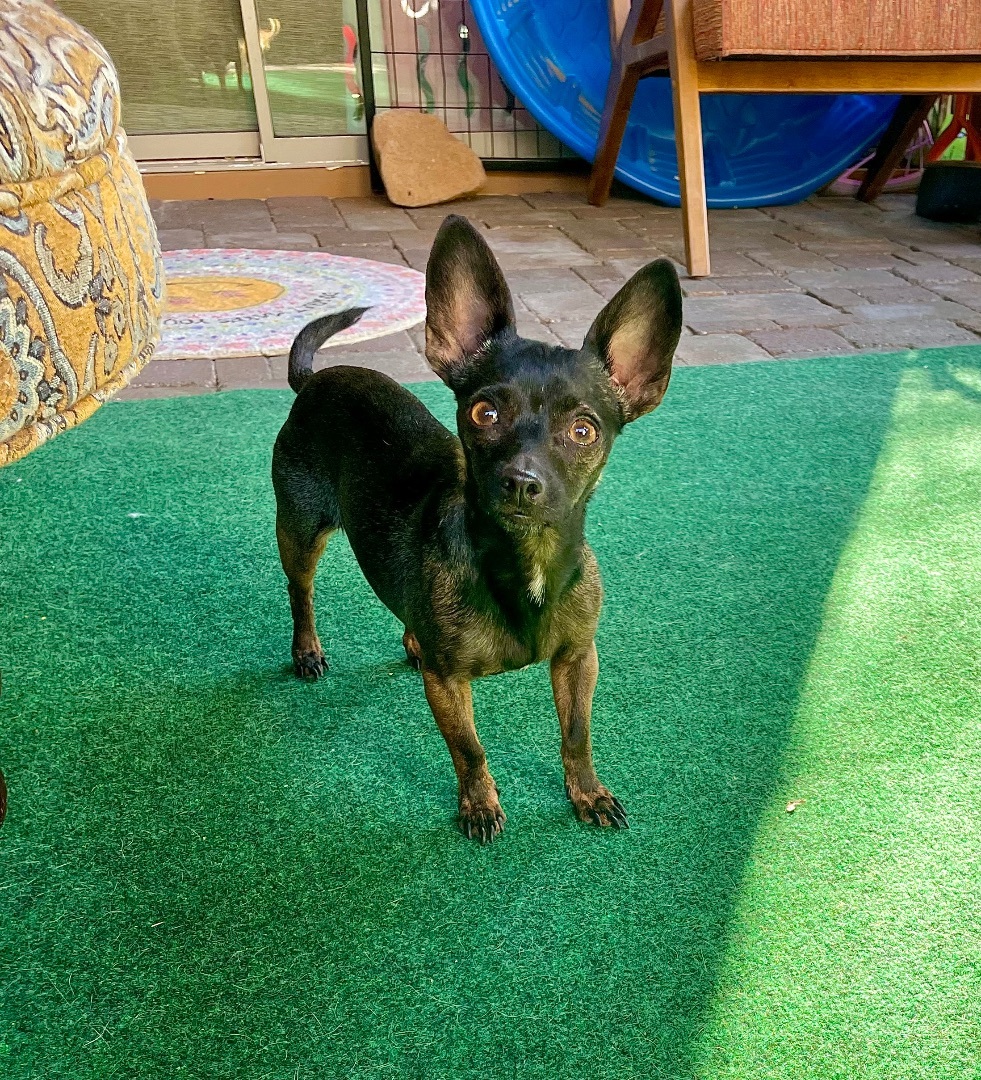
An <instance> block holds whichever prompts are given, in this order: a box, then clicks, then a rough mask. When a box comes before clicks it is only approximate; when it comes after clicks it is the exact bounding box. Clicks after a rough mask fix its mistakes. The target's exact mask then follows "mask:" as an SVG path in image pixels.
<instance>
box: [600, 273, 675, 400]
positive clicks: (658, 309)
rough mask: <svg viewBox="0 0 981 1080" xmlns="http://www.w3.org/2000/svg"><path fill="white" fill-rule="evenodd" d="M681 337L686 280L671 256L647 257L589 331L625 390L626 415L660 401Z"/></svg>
mask: <svg viewBox="0 0 981 1080" xmlns="http://www.w3.org/2000/svg"><path fill="white" fill-rule="evenodd" d="M680 337H681V285H680V283H679V281H678V273H677V271H676V270H675V268H674V266H673V264H672V263H670V262H669V261H668V260H667V259H658V260H657V262H652V263H648V264H647V266H645V267H644V268H643V269H642V270H638V271H637V273H636V274H634V276H633V277H632V278H631V279H630V280H629V281H628V282H627V284H626V285H624V287H623V288H622V289H621V290H620V291H619V292H618V293H617V294H616V296H614V297H613V299H612V300H611V301H610V302H609V303H608V304H607V305H606V307H605V308H603V310H602V311H601V312H600V313H599V315H597V316H596V321H595V322H594V323H593V325H592V326H591V327H590V330H589V333H588V334H587V335H586V346H587V347H590V348H593V349H595V350H596V351H597V352H598V353H599V354H600V357H601V358H602V360H603V363H604V364H606V370H607V371H608V372H609V374H610V378H611V379H612V380H613V382H614V385H615V386H616V387H617V389H618V391H619V392H620V396H621V401H622V402H623V407H624V413H625V415H626V418H627V420H636V419H637V417H638V416H643V415H644V413H648V412H650V411H651V409H653V408H655V407H656V406H658V405H660V403H661V398H663V397H664V392H665V391H666V390H667V388H668V380H669V379H670V378H671V360H672V358H673V356H674V350H675V349H676V348H677V347H678V339H679V338H680Z"/></svg>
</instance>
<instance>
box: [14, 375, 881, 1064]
mask: <svg viewBox="0 0 981 1080" xmlns="http://www.w3.org/2000/svg"><path fill="white" fill-rule="evenodd" d="M901 371H902V362H901V360H900V359H898V358H891V359H888V358H874V359H868V358H867V359H864V360H863V359H861V358H859V359H850V358H849V359H843V360H839V361H828V362H818V363H810V364H794V365H791V364H764V365H746V366H740V367H729V368H717V369H711V370H708V369H706V370H700V371H694V372H691V371H682V372H680V373H679V376H678V378H677V379H676V382H675V384H674V386H673V387H672V392H671V394H670V395H669V396H668V400H667V402H666V404H665V406H664V407H663V408H662V410H660V411H659V413H658V414H656V415H655V417H653V418H650V419H649V420H645V421H642V422H641V423H640V424H638V425H636V426H635V430H631V431H629V432H628V433H627V434H626V435H625V436H624V437H623V440H622V443H621V445H619V446H618V447H617V449H616V450H615V452H614V460H613V463H612V464H611V466H610V468H609V470H608V473H607V476H606V478H605V479H604V483H603V486H602V489H601V492H600V494H599V495H598V496H597V498H596V500H595V504H594V507H593V510H592V515H591V524H590V537H591V541H592V542H593V545H594V547H595V549H596V551H597V554H598V557H599V559H600V564H601V566H602V568H603V571H604V578H605V582H606V588H607V596H608V598H607V605H606V608H605V610H604V616H603V622H602V627H601V634H600V641H599V647H600V657H601V676H600V687H599V691H598V694H597V700H596V709H595V712H596V718H595V744H596V756H597V762H598V766H599V770H600V774H601V776H602V777H603V778H604V779H605V780H606V781H607V783H609V784H610V786H611V787H612V788H613V789H614V790H615V791H616V792H617V793H618V794H619V795H620V796H621V798H622V799H623V800H624V802H625V803H626V804H627V808H628V810H629V812H630V814H631V822H632V828H631V830H630V831H629V832H627V833H608V832H601V831H593V830H590V829H587V828H584V827H582V826H580V825H579V824H578V823H576V822H575V821H574V820H573V818H572V816H571V813H570V812H569V810H568V808H567V806H566V804H565V800H564V797H563V794H562V775H561V766H560V762H559V757H558V735H557V724H556V722H555V719H554V711H553V706H552V703H551V696H550V691H549V686H548V677H547V671H546V670H545V669H544V668H539V669H537V670H529V671H525V672H520V673H516V674H514V675H509V676H503V677H498V678H495V679H489V680H485V681H484V682H482V683H480V684H478V685H477V686H476V687H475V702H476V708H477V713H478V726H479V728H480V730H481V733H482V735H483V737H484V741H485V744H486V745H487V749H488V754H489V758H490V764H491V767H492V770H493V771H494V773H495V776H496V778H497V780H498V783H499V785H500V788H501V793H502V800H503V802H504V806H505V810H506V811H507V812H508V815H509V822H508V827H507V831H506V833H505V835H504V837H503V838H502V840H501V841H500V842H499V843H498V844H495V845H494V846H493V847H492V848H489V849H480V848H478V847H476V846H474V845H471V844H469V843H467V842H466V841H464V840H463V839H462V838H461V837H460V836H459V835H458V834H457V833H456V832H455V831H454V829H453V827H452V818H453V811H454V800H455V784H454V780H453V774H452V769H451V767H450V763H449V759H448V755H447V754H446V751H445V748H444V747H443V745H442V741H441V739H440V737H439V735H438V733H437V731H436V729H435V725H434V724H433V722H432V720H431V717H430V716H429V714H428V710H427V708H426V705H425V700H424V697H423V694H422V690H421V686H420V684H419V680H418V678H417V677H416V676H414V675H413V674H412V673H411V672H409V671H408V670H407V669H406V668H405V666H404V665H403V664H402V663H399V662H397V661H399V660H400V658H401V646H400V641H399V628H398V627H397V626H396V624H395V623H394V620H392V619H391V618H390V617H389V616H388V615H387V614H385V613H382V612H381V611H380V609H379V607H378V605H377V601H375V600H374V598H373V597H372V596H371V595H370V592H369V591H368V589H367V586H366V585H365V584H364V583H363V581H362V580H361V579H360V577H359V575H358V572H357V570H356V567H355V566H354V563H353V560H352V558H351V556H350V552H349V551H348V550H347V549H346V548H345V547H344V545H343V544H337V545H335V547H334V548H333V549H332V550H331V552H330V553H329V554H328V557H327V558H326V560H325V565H324V567H323V569H322V572H321V575H320V579H319V584H318V589H319V596H320V605H319V607H320V620H321V633H322V637H323V638H324V641H325V646H326V648H327V651H328V654H329V655H330V658H331V663H332V670H331V672H330V673H329V674H328V676H326V677H325V678H324V679H322V680H321V681H320V682H319V683H317V684H316V685H304V684H301V683H297V682H296V681H294V680H292V679H287V678H284V676H283V667H282V665H283V662H284V660H285V659H286V657H287V655H288V647H289V632H288V612H287V609H286V602H285V590H284V588H283V586H282V582H281V580H280V571H279V568H278V565H277V564H276V561H275V550H274V542H273V534H272V527H271V501H270V498H269V494H268V488H267V480H266V475H265V472H264V467H265V466H264V462H265V457H264V454H263V452H259V451H257V450H256V449H255V446H256V445H260V446H264V447H268V446H269V445H271V441H272V438H273V436H274V433H275V430H276V427H277V425H278V422H279V421H280V420H281V418H282V414H283V411H284V409H283V403H282V402H280V401H278V400H273V399H271V398H264V397H263V396H262V395H255V396H254V397H250V396H248V395H237V396H235V395H233V396H230V397H227V398H216V399H214V400H213V401H207V402H205V403H203V404H202V402H200V401H197V402H195V403H194V404H193V405H191V406H190V409H191V412H190V414H189V415H190V419H189V418H188V413H187V412H185V411H184V410H182V409H179V408H178V407H177V406H173V405H170V404H168V408H167V409H164V410H158V411H156V412H155V413H151V411H150V410H148V409H145V408H144V409H141V410H139V411H131V410H129V408H128V407H127V408H119V409H114V410H110V411H107V413H106V415H105V416H104V418H103V419H102V420H101V421H99V418H98V417H97V418H96V420H95V421H93V422H91V423H90V424H88V425H86V426H85V427H83V428H82V429H80V430H79V431H78V432H77V433H75V434H74V436H73V437H72V438H67V437H66V438H64V439H62V440H59V441H58V442H57V443H55V444H53V446H52V447H51V448H50V449H51V453H47V454H46V455H44V456H42V455H36V456H35V458H33V459H28V460H27V461H26V462H24V463H22V466H21V467H20V475H21V477H22V479H25V480H26V481H27V483H26V484H25V485H23V486H24V487H25V490H24V491H23V492H21V491H19V490H17V489H14V488H10V487H8V488H7V490H6V491H0V496H2V497H3V499H4V507H5V509H6V510H7V511H8V512H9V513H8V520H9V522H10V528H11V530H12V533H13V534H15V535H16V536H18V537H20V540H19V541H18V542H17V543H15V544H14V545H13V546H12V550H13V554H12V556H10V557H8V558H7V559H6V563H7V565H6V566H5V568H4V570H5V572H4V575H3V579H4V581H5V582H7V583H11V582H16V581H24V580H26V579H30V578H31V575H32V574H34V573H35V572H36V568H37V566H39V565H55V564H57V565H59V566H60V568H61V574H62V577H63V581H64V590H65V595H66V596H68V595H71V596H73V597H75V598H76V599H75V602H74V603H69V602H68V601H65V602H64V603H63V604H61V605H57V604H56V605H54V610H53V613H52V615H51V617H50V618H49V619H48V620H46V622H45V623H41V622H39V621H37V620H35V619H33V618H23V617H22V616H23V613H24V612H23V609H24V604H23V596H22V595H20V594H18V593H17V590H16V588H15V587H14V586H13V585H9V584H8V585H7V586H6V588H5V590H4V591H5V593H6V596H5V597H4V608H3V610H4V612H5V619H6V620H7V626H6V627H5V632H4V635H3V637H4V641H5V645H4V653H5V655H4V657H3V660H4V671H5V683H6V684H7V685H6V686H5V698H6V699H7V700H5V702H4V707H5V709H6V712H5V715H4V720H3V725H2V731H3V734H2V735H0V745H2V752H3V757H4V766H5V770H6V771H7V773H8V780H9V782H10V785H11V812H10V817H9V819H8V824H7V826H5V829H4V830H3V833H2V834H0V858H2V860H3V864H4V870H3V881H2V884H3V885H4V886H5V890H4V891H3V892H0V905H2V906H3V917H2V919H0V957H2V959H0V982H2V984H3V986H4V994H3V1005H2V1006H0V1008H2V1010H3V1011H2V1012H0V1045H3V1046H6V1047H7V1048H8V1050H7V1051H6V1059H5V1063H4V1072H5V1075H7V1076H10V1077H12V1078H14V1077H22V1076H23V1077H27V1076H34V1075H41V1074H43V1075H44V1076H46V1077H51V1078H53V1077H61V1076H65V1077H69V1076H70V1077H72V1078H73V1080H83V1078H89V1077H100V1078H103V1077H109V1076H131V1075H132V1076H141V1077H156V1076H161V1077H163V1076H171V1075H188V1076H208V1077H209V1078H217V1077H229V1078H231V1077H235V1078H236V1080H238V1078H243V1077H253V1076H254V1077H260V1076H261V1077H275V1078H280V1077H281V1078H283V1080H287V1078H290V1080H292V1078H294V1077H304V1076H311V1077H312V1076H316V1077H328V1076H329V1077H334V1076H337V1077H355V1078H360V1077H368V1076H372V1077H376V1076H392V1077H419V1078H444V1077H445V1078H447V1080H449V1078H452V1080H460V1078H471V1077H472V1078H474V1080H476V1078H477V1077H480V1078H485V1077H522V1078H525V1077H536V1078H537V1077H541V1078H543V1080H544V1078H546V1077H547V1078H549V1080H562V1078H565V1077H570V1078H571V1077H580V1076H582V1075H588V1076H590V1077H591V1078H593V1080H597V1078H607V1077H608V1078H610V1080H614V1078H616V1080H624V1078H626V1077H635V1076H636V1077H672V1078H674V1077H679V1078H680V1077H686V1076H691V1075H692V1069H693V1064H692V1058H691V1055H692V1051H693V1042H694V1040H695V1039H696V1038H697V1036H698V1032H699V1030H700V1025H701V1023H702V1018H703V1014H704V1008H705V1006H706V1003H707V1001H708V1000H709V999H710V998H711V995H712V992H713V988H714V984H715V977H716V972H717V969H718V965H719V963H720V961H721V958H722V955H723V953H724V951H725V948H726V942H727V926H728V921H729V919H730V916H731V913H732V911H733V907H734V904H735V902H736V899H737V896H738V891H739V888H740V882H741V877H742V873H743V867H744V863H745V860H746V858H747V855H748V852H749V850H750V847H751V845H752V842H753V838H754V835H755V829H756V822H757V820H758V816H759V814H760V811H761V808H762V806H763V805H764V804H765V801H766V800H767V798H768V797H769V796H770V794H771V792H772V788H773V784H774V782H775V779H776V777H777V776H778V774H779V770H780V764H781V756H782V753H783V750H784V747H785V744H786V740H787V736H788V731H789V726H790V724H791V721H792V718H793V714H794V709H795V705H796V701H797V694H798V688H799V686H800V683H801V679H802V677H803V675H804V672H805V670H806V666H807V662H808V658H809V656H810V653H811V649H812V647H813V644H814V641H815V638H816V635H817V632H818V629H819V627H820V622H821V614H822V606H823V603H824V598H825V595H826V592H827V588H828V585H829V583H830V581H831V577H832V574H833V572H834V568H835V564H836V561H837V557H838V554H839V552H840V551H841V549H842V546H843V545H844V543H845V542H846V540H847V538H848V535H849V531H850V528H851V525H852V522H853V519H854V517H855V515H856V513H857V511H858V510H859V509H860V507H861V505H862V501H863V499H864V496H865V492H866V489H867V485H868V481H869V478H870V476H871V474H872V470H873V468H874V466H875V462H876V457H877V454H878V451H879V447H880V444H881V441H882V437H883V434H884V432H885V431H886V429H887V427H888V423H889V410H890V404H891V401H892V397H893V393H894V390H895V387H896V384H897V381H898V378H899V376H900V374H901ZM440 393H441V392H440V390H439V389H438V388H434V387H432V386H427V387H424V388H422V389H421V390H420V394H421V396H425V398H426V400H427V401H431V402H435V403H436V405H437V407H438V408H439V409H440V410H441V411H442V412H443V414H444V415H445V414H446V401H445V398H443V397H441V396H440ZM150 415H154V416H158V417H162V418H163V420H162V421H161V422H160V424H159V426H158V427H157V428H156V429H155V430H154V432H153V434H152V436H151V435H148V434H147V431H146V427H145V421H146V418H147V417H148V416H150ZM97 421H98V422H97ZM164 421H165V422H164ZM192 421H193V423H192ZM192 429H193V430H192ZM243 429H245V435H243ZM149 440H152V441H153V447H154V455H153V466H152V475H144V474H145V473H146V471H147V470H146V468H144V466H143V464H142V463H143V461H144V457H145V452H146V447H147V443H148V441H149ZM195 440H198V441H199V442H200V443H201V445H202V446H206V447H207V448H208V456H207V468H204V466H201V467H200V468H198V467H195V466H193V465H191V466H189V464H188V462H189V460H191V461H192V462H193V461H194V460H195V459H194V457H193V455H191V456H190V457H189V452H188V444H189V442H190V443H194V441H195ZM263 440H264V441H263ZM107 445H109V446H112V448H113V453H114V455H115V456H116V459H117V461H118V463H119V470H118V475H119V478H118V479H117V480H114V481H111V482H110V485H109V488H108V489H106V488H104V489H103V490H101V491H100V492H99V493H98V497H93V498H91V499H82V500H79V501H78V502H77V503H73V504H72V505H71V506H70V507H69V508H68V509H70V510H71V512H70V513H66V507H65V506H64V505H63V504H61V505H59V504H58V501H57V500H53V503H52V505H54V506H55V507H56V509H51V508H50V507H49V506H47V505H46V503H45V499H44V494H45V490H46V485H55V484H57V483H59V482H60V481H59V480H58V479H57V478H56V477H57V476H63V475H66V474H68V472H69V471H70V469H71V466H72V463H73V461H74V460H76V458H80V457H84V456H86V455H91V454H93V453H98V452H101V451H102V449H103V448H104V447H105V446H107ZM141 469H142V470H143V472H141ZM134 474H135V475H138V476H144V478H143V480H142V481H140V484H139V485H138V486H139V487H140V491H141V493H142V496H143V497H144V501H145V502H146V504H147V506H148V508H149V509H148V510H147V519H149V520H148V523H145V524H137V525H134V524H133V522H132V521H129V520H128V519H123V518H122V517H121V518H120V520H119V521H116V520H115V518H112V516H111V514H109V513H108V511H107V507H111V506H113V505H114V504H115V503H116V502H117V501H118V502H119V503H124V502H125V501H126V495H125V489H126V485H131V484H132V483H133V481H132V477H133V476H134ZM0 480H2V478H0ZM113 484H115V485H116V489H113V486H112V485H113ZM175 486H176V487H177V488H178V489H179V491H180V494H181V498H180V499H179V500H177V503H178V505H176V507H175V503H174V494H173V493H174V489H175ZM26 489H30V490H26ZM158 506H159V507H168V508H169V509H168V511H167V515H169V516H167V515H165V514H164V513H163V511H162V510H160V511H159V512H158V513H157V516H156V518H155V517H154V513H155V512H156V511H155V508H156V507H158ZM110 519H111V520H110ZM136 529H139V530H140V531H139V533H138V534H137V533H136V532H135V530H136ZM28 538H29V539H28ZM216 553H220V559H219V558H218V557H217V555H216ZM107 567H112V575H111V577H110V576H109V575H107V572H106V570H107ZM55 656H56V657H57V662H54V661H53V659H52V658H53V657H55ZM8 687H9V690H8Z"/></svg>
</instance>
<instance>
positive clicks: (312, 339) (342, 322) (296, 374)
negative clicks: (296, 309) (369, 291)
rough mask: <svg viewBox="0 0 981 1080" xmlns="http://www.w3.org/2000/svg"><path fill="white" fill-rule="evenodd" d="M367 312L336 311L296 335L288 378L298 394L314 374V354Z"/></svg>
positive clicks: (361, 310)
mask: <svg viewBox="0 0 981 1080" xmlns="http://www.w3.org/2000/svg"><path fill="white" fill-rule="evenodd" d="M367 310H368V309H367V308H366V307H353V308H348V309H347V311H335V312H334V314H333V315H323V316H322V317H321V318H319V319H314V320H313V322H312V323H308V324H307V325H306V326H304V327H303V329H302V330H301V331H300V332H299V333H298V334H297V335H296V340H295V341H294V342H293V347H292V348H291V349H290V363H289V372H288V378H289V381H290V386H291V387H292V388H293V390H294V391H295V392H296V393H297V394H298V393H299V392H300V391H301V390H302V389H303V387H304V385H305V384H306V382H307V380H308V379H309V378H310V376H311V375H312V374H313V354H314V353H315V352H316V351H317V350H318V349H319V348H320V346H321V345H323V343H324V342H325V341H326V340H327V339H328V338H329V337H333V336H334V335H335V334H337V333H339V332H340V331H341V330H346V329H347V328H348V327H349V326H354V324H355V323H356V322H357V321H358V319H360V318H361V316H362V315H363V314H364V313H365V312H366V311H367Z"/></svg>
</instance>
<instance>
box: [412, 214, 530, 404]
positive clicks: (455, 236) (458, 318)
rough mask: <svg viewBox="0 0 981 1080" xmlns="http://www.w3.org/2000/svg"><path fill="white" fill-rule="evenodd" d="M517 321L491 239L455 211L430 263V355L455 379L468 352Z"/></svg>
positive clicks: (449, 378) (445, 378)
mask: <svg viewBox="0 0 981 1080" xmlns="http://www.w3.org/2000/svg"><path fill="white" fill-rule="evenodd" d="M513 327H514V303H513V302H512V300H511V291H510V290H509V289H508V286H507V282H506V281H505V280H504V274H502V273H501V268H500V266H498V265H497V259H495V258H494V254H493V252H492V251H491V249H490V248H489V247H488V246H487V241H486V240H485V239H484V238H483V237H482V236H481V235H480V233H479V232H477V230H476V229H475V228H474V227H473V226H472V225H471V224H470V222H469V221H467V219H466V218H463V217H460V216H458V215H457V214H451V215H450V216H449V217H448V218H446V220H445V221H444V222H443V224H442V225H441V226H440V229H439V232H438V233H437V234H436V240H435V241H434V243H433V250H432V251H431V252H430V255H429V262H428V264H427V266H426V359H427V360H428V361H429V366H430V367H431V368H432V369H433V371H435V372H436V374H437V375H438V376H439V377H440V378H441V379H442V380H443V381H444V382H450V383H452V381H453V375H454V373H455V372H456V371H458V370H460V369H461V368H462V367H463V365H464V363H465V361H466V360H467V358H468V357H472V356H474V355H475V354H476V353H478V352H480V350H481V349H482V348H483V347H484V346H485V345H486V344H487V342H488V341H490V340H491V338H493V337H494V336H495V335H497V334H499V333H501V332H502V331H504V330H508V329H511V328H513Z"/></svg>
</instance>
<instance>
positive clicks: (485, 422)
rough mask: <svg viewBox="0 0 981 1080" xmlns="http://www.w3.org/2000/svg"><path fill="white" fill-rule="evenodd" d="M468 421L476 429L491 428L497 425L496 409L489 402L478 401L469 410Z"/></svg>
mask: <svg viewBox="0 0 981 1080" xmlns="http://www.w3.org/2000/svg"><path fill="white" fill-rule="evenodd" d="M470 419H471V420H472V421H473V422H474V423H475V424H476V425H477V427H492V426H493V425H494V424H496V423H497V420H498V416H497V409H495V408H494V406H493V405H491V403H490V402H489V401H478V402H477V404H476V405H474V407H473V408H472V409H471V410H470Z"/></svg>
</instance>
